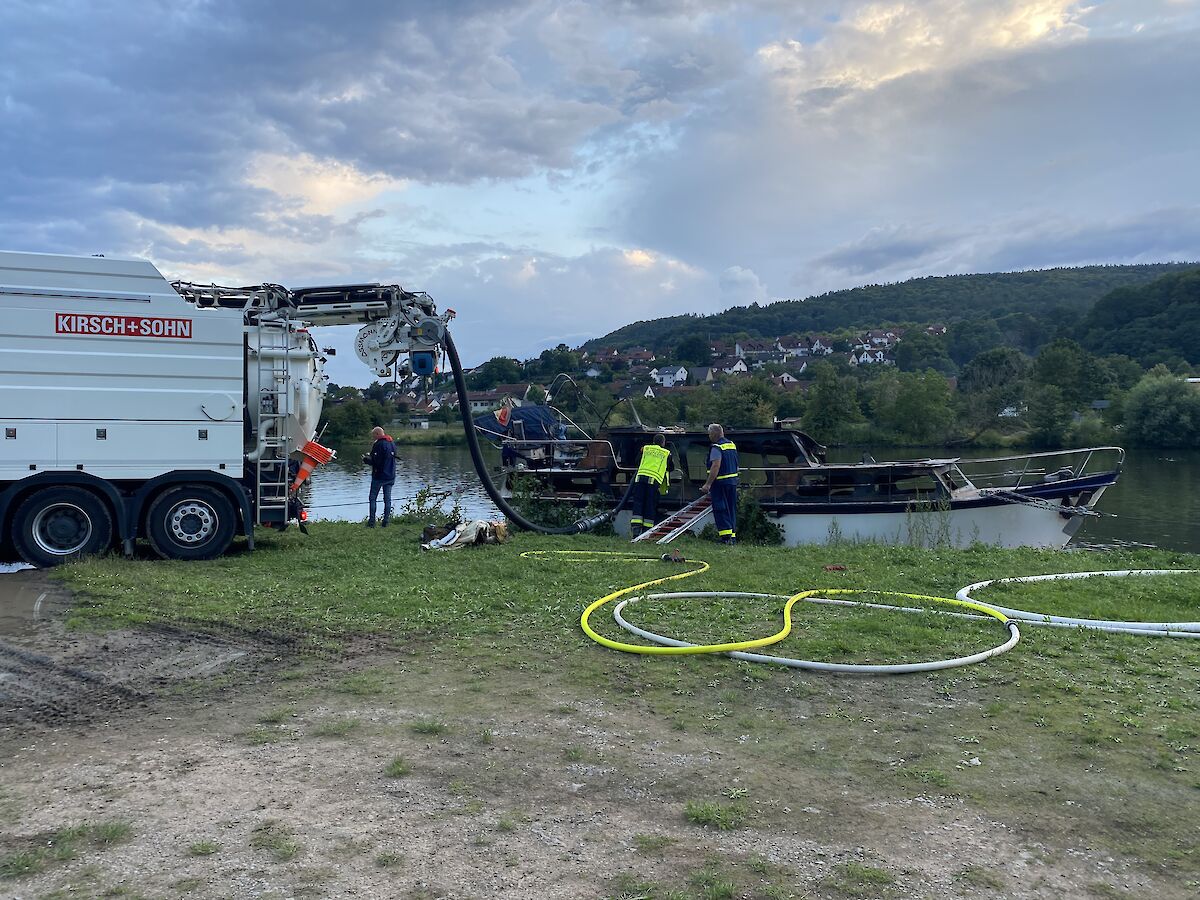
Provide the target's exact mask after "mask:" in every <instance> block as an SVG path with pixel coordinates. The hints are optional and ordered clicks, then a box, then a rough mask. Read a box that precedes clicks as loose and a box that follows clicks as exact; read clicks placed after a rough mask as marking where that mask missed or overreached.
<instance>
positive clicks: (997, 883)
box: [954, 866, 1005, 891]
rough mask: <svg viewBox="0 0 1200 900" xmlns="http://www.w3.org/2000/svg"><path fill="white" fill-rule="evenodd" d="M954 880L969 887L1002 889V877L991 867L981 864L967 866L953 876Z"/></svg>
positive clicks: (991, 889)
mask: <svg viewBox="0 0 1200 900" xmlns="http://www.w3.org/2000/svg"><path fill="white" fill-rule="evenodd" d="M954 880H955V881H958V882H960V883H962V884H965V885H968V886H969V887H975V888H984V889H986V890H990V891H1001V890H1004V886H1005V885H1004V879H1003V878H1002V877H1001V876H1000V875H999V874H998V873H997V872H995V871H993V870H992V869H985V868H984V867H983V866H967V867H966V868H965V869H963V870H962V871H961V872H959V873H958V874H957V875H955V876H954Z"/></svg>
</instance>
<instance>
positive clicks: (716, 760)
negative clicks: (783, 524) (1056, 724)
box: [0, 573, 1194, 900]
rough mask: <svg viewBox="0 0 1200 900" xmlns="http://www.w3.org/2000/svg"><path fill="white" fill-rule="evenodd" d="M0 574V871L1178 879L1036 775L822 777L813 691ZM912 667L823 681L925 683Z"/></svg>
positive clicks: (1098, 884)
mask: <svg viewBox="0 0 1200 900" xmlns="http://www.w3.org/2000/svg"><path fill="white" fill-rule="evenodd" d="M4 577H5V579H6V588H7V593H6V595H5V599H4V605H3V606H0V625H2V626H3V628H2V630H0V673H2V674H0V785H2V787H0V860H2V861H0V896H4V897H17V898H35V897H93V896H124V897H128V896H143V897H156V898H157V897H205V898H210V897H211V898H225V897H279V898H287V897H358V898H372V897H380V898H391V897H408V898H421V897H446V898H491V897H502V898H584V897H595V898H601V897H622V898H650V897H677V898H682V897H700V898H722V897H729V898H733V897H744V898H766V900H771V898H784V897H830V898H838V897H931V898H951V897H978V896H1005V897H1038V898H1051V897H1053V898H1059V897H1063V898H1073V897H1080V898H1083V897H1123V896H1151V895H1153V896H1156V897H1160V898H1171V897H1184V896H1194V888H1193V887H1191V886H1189V885H1186V884H1184V883H1182V882H1178V881H1173V880H1171V879H1170V878H1168V877H1165V876H1163V875H1162V874H1160V873H1156V872H1153V871H1150V870H1149V869H1148V868H1147V867H1146V866H1145V865H1144V864H1141V863H1138V862H1136V861H1134V860H1131V859H1125V858H1121V857H1119V856H1116V855H1114V854H1113V853H1111V852H1109V851H1106V850H1103V849H1100V848H1097V847H1093V846H1087V845H1076V843H1075V842H1074V841H1073V839H1067V838H1062V837H1056V836H1059V835H1062V834H1066V832H1062V831H1060V830H1058V829H1057V827H1056V824H1055V823H1056V821H1057V819H1058V817H1060V816H1063V815H1067V814H1069V811H1064V808H1063V806H1062V804H1060V803H1058V802H1057V801H1055V800H1054V798H1053V792H1054V790H1056V788H1055V787H1054V786H1052V785H1048V786H1046V790H1047V792H1048V793H1049V794H1050V795H1051V796H1050V797H1049V798H1048V799H1047V801H1046V806H1045V817H1044V821H1038V820H1037V819H1038V818H1040V814H1039V816H1035V817H1033V818H1032V819H1022V820H1012V819H1010V820H1007V821H1005V820H1002V819H1001V818H999V817H996V816H993V815H989V814H987V813H985V812H983V811H982V810H981V808H980V807H979V806H978V805H977V804H975V803H974V802H973V801H972V800H971V799H970V798H969V797H964V796H962V795H961V794H954V793H950V792H945V791H940V790H939V789H938V788H937V786H935V785H925V784H920V783H916V782H914V783H913V784H912V785H911V788H909V789H907V790H903V791H899V792H898V791H896V790H895V789H893V788H892V787H890V786H889V788H888V789H887V790H880V791H873V790H871V786H870V785H869V784H867V785H865V786H864V784H863V783H861V781H853V782H852V781H848V780H845V779H843V778H841V777H840V776H838V775H837V773H838V772H839V771H840V770H838V769H837V767H836V766H834V765H832V763H833V762H836V760H830V759H829V758H828V757H829V754H830V753H836V752H837V751H831V750H829V749H828V748H829V746H830V745H829V744H827V741H828V740H829V739H830V738H831V737H832V736H833V735H834V734H835V732H836V729H837V728H838V727H839V718H838V716H836V715H830V714H829V711H830V710H833V709H840V708H841V707H840V706H838V705H837V703H838V702H839V701H838V700H837V698H836V697H835V696H834V695H833V694H825V693H815V694H814V693H811V692H808V693H806V692H805V691H803V690H797V691H796V692H794V693H789V694H783V695H780V696H779V697H778V700H777V702H776V703H775V704H774V705H773V706H771V708H770V709H768V710H764V708H763V707H761V706H760V707H759V708H758V712H759V713H760V714H762V715H768V716H770V717H771V719H772V721H773V722H774V724H775V728H774V729H773V730H772V732H771V733H769V734H764V733H760V732H754V731H751V732H747V733H743V732H742V727H741V725H740V724H739V723H738V721H737V717H736V715H730V716H725V715H724V714H718V713H716V712H715V711H714V714H713V716H712V717H711V720H710V721H707V722H699V723H696V724H695V725H694V726H691V727H689V725H688V723H685V722H681V721H678V720H675V719H668V718H664V717H663V716H662V715H660V714H658V713H656V712H655V711H654V709H653V708H652V707H651V706H650V705H649V704H645V703H642V702H640V701H639V698H638V693H637V685H636V683H631V684H630V685H629V686H628V690H627V691H626V692H623V693H622V692H613V691H609V690H597V689H594V688H593V686H592V685H591V684H589V682H588V680H587V679H586V678H584V677H576V676H574V675H572V674H571V668H572V667H571V665H570V662H571V661H570V660H558V661H552V662H554V663H555V664H554V665H549V664H542V665H532V664H531V665H523V664H519V663H514V664H512V665H507V666H501V665H497V664H495V661H494V660H491V659H485V660H483V661H480V660H478V659H474V660H473V659H472V658H470V657H468V656H464V655H463V654H462V652H461V650H448V649H445V648H438V647H430V648H417V649H408V650H404V651H399V650H396V649H391V648H388V647H386V646H385V645H383V644H382V643H377V644H374V645H369V646H362V647H354V648H351V649H350V650H348V651H346V652H343V653H339V654H337V655H336V656H335V655H325V656H320V655H318V656H314V655H312V654H303V653H299V652H296V651H295V650H294V648H293V647H292V646H290V645H289V643H288V641H287V640H284V639H280V638H279V636H272V635H261V634H238V633H232V632H231V633H222V634H189V633H185V632H177V631H163V630H147V631H121V632H111V633H107V634H94V633H88V632H78V631H69V630H67V629H66V628H65V627H64V625H63V618H64V615H65V613H66V610H67V609H68V608H69V604H70V597H69V596H66V595H64V594H63V593H62V592H61V591H59V590H57V589H55V588H53V587H52V586H51V585H50V583H49V582H47V581H45V580H44V579H43V578H42V577H41V576H39V575H37V574H36V573H22V574H19V575H11V576H4ZM8 579H15V581H8ZM35 606H36V614H35V612H34V608H35ZM35 615H36V617H35ZM596 652H597V653H598V654H602V653H604V651H601V650H599V649H597V650H596ZM600 658H601V659H605V660H608V659H611V660H612V661H613V663H612V664H613V665H618V664H619V663H620V660H619V658H618V657H617V656H615V655H610V656H606V657H600ZM713 671H714V672H720V671H721V670H720V669H713ZM714 677H716V678H725V677H729V676H727V675H723V674H718V675H716V676H714ZM803 677H806V676H798V678H803ZM796 683H797V684H803V683H804V682H803V681H800V680H798V681H797V682H796ZM914 684H915V683H914V682H902V683H900V686H897V683H896V682H891V683H888V684H887V685H883V684H882V683H881V682H864V681H844V682H842V683H841V686H840V687H839V688H837V691H840V692H841V693H842V694H845V693H850V692H861V691H864V690H865V691H872V692H878V694H879V696H878V698H877V699H879V700H882V702H886V703H892V704H897V705H899V704H903V703H912V704H913V705H914V707H920V708H922V709H923V708H925V707H927V706H929V705H930V704H931V703H932V702H933V701H932V700H931V699H930V698H929V697H925V696H917V697H911V696H910V697H905V696H904V695H903V693H904V691H906V690H917V689H916V688H913V687H912V686H913V685H914ZM904 685H908V687H905V686H904ZM701 718H703V717H701ZM883 740H884V738H883V737H882V736H881V737H880V741H881V742H882V741H883ZM689 801H690V802H692V804H693V805H692V806H691V807H689V805H688V804H689ZM704 804H707V805H704ZM721 825H728V826H733V827H729V828H728V829H727V830H723V829H722V828H721V827H720V826H721ZM106 827H107V828H108V829H109V830H108V831H107V832H104V833H105V834H107V835H108V837H107V838H105V839H100V838H99V837H96V836H97V835H100V834H101V832H102V830H103V829H104V828H106ZM72 828H74V829H75V831H73V832H72V831H71V829H72ZM86 829H92V831H90V832H89V831H87V830H86ZM1071 833H1072V834H1075V833H1077V832H1071ZM89 834H90V835H92V837H91V838H89V837H88V836H87V835H89ZM5 867H7V868H5Z"/></svg>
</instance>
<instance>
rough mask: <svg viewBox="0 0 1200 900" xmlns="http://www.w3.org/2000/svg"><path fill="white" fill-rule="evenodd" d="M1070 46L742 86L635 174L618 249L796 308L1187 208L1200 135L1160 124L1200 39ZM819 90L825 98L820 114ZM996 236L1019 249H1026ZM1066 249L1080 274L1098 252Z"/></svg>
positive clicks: (751, 77) (1195, 65) (1128, 37)
mask: <svg viewBox="0 0 1200 900" xmlns="http://www.w3.org/2000/svg"><path fill="white" fill-rule="evenodd" d="M923 8H924V6H923ZM889 27H891V26H889ZM895 27H896V28H899V26H895ZM1034 31H1036V29H1033V30H1031V31H1030V32H1029V33H1030V34H1032V33H1033V32H1034ZM1068 31H1071V29H1068ZM1047 33H1048V34H1051V35H1052V34H1053V33H1054V32H1047ZM1071 33H1072V37H1071V38H1070V39H1069V40H1058V39H1055V38H1053V37H1046V38H1045V39H1042V40H1030V41H1027V42H1025V43H1020V42H1018V46H1017V49H1012V48H1011V47H1010V46H1009V44H1008V43H1004V42H996V43H995V44H994V49H993V50H989V51H988V52H986V53H980V54H976V55H969V54H968V55H966V56H959V55H956V54H949V55H948V56H946V57H945V58H944V59H942V60H941V61H940V62H938V59H939V58H938V57H937V56H936V55H935V57H934V61H933V62H931V63H930V64H929V65H928V66H926V67H925V68H919V69H912V70H905V71H903V72H902V73H901V74H898V75H893V74H890V73H892V72H893V71H894V67H890V66H883V65H882V64H881V68H880V70H879V71H880V72H886V73H889V74H888V77H886V78H877V77H871V78H863V79H861V80H860V81H858V82H855V83H853V84H838V85H833V86H831V85H830V83H829V79H828V78H826V77H824V76H822V77H815V76H814V77H813V78H810V79H809V80H798V79H797V78H796V77H794V76H793V75H792V74H791V73H787V74H786V77H783V76H780V74H779V73H778V72H777V71H775V70H773V69H766V70H759V71H754V72H748V73H747V75H746V76H745V78H743V79H742V80H741V81H740V82H739V83H737V84H735V85H732V86H730V87H729V89H728V90H727V91H726V92H725V94H724V95H723V96H722V97H721V99H720V100H719V101H714V102H713V104H712V105H711V107H710V109H709V110H708V111H707V112H706V113H705V114H703V115H694V116H692V117H691V118H690V119H689V121H688V123H687V127H686V128H685V129H684V130H683V131H682V132H681V133H680V134H679V135H678V138H677V141H676V144H675V146H674V147H673V149H672V152H671V153H669V154H661V155H657V156H650V157H648V158H647V159H646V160H644V164H643V166H642V167H641V169H640V171H639V172H638V175H637V176H636V177H634V178H632V179H631V180H630V182H629V187H628V190H627V192H626V193H625V194H624V195H623V196H622V197H621V198H620V201H619V202H617V203H615V204H614V215H615V216H619V217H620V221H622V223H623V227H622V228H619V229H617V230H615V231H614V232H613V233H614V235H615V236H616V237H618V238H620V239H622V240H625V241H629V242H631V243H636V244H640V245H656V246H658V247H659V248H661V249H662V250H664V251H666V252H668V253H670V254H671V255H673V256H675V257H677V258H679V259H682V260H685V261H688V262H690V263H692V264H699V262H700V261H701V260H703V261H704V262H705V264H706V265H709V266H712V267H714V268H725V267H727V266H730V265H743V266H744V265H749V266H752V267H753V269H754V271H755V272H756V273H757V274H758V277H759V278H760V279H761V280H762V281H763V282H764V284H765V285H766V286H767V287H768V288H769V289H770V291H771V293H773V294H790V295H795V294H797V293H799V294H804V293H808V292H817V291H823V290H826V289H829V288H833V287H845V286H850V285H851V284H853V283H857V280H858V279H859V278H863V277H868V276H869V275H870V273H872V272H875V271H888V270H893V269H905V268H906V267H904V266H902V265H893V261H892V260H891V259H890V258H878V259H872V258H870V256H869V255H868V254H869V253H875V254H884V255H885V256H887V257H892V256H894V257H897V258H898V259H900V260H911V261H913V262H914V263H916V264H918V265H916V266H915V267H914V268H916V269H917V270H918V271H920V272H921V274H926V273H929V272H936V271H938V270H939V267H941V268H942V269H944V270H945V271H962V270H964V267H968V266H972V265H975V264H977V263H979V262H980V261H981V260H983V259H991V260H994V261H1000V260H1002V259H1004V260H1010V259H1011V257H1009V256H1005V255H1003V254H995V255H993V256H991V257H985V256H982V255H970V254H964V255H953V254H950V255H948V254H947V253H945V252H941V251H944V250H946V249H947V248H951V247H954V246H960V248H961V247H962V246H965V245H955V244H954V242H953V241H950V240H948V239H947V238H948V237H950V236H953V235H955V234H959V233H974V232H976V231H980V230H992V231H998V232H1003V231H1004V229H1009V228H1014V227H1021V228H1023V227H1025V225H1024V223H1027V222H1030V221H1035V222H1036V221H1057V220H1064V219H1065V220H1068V221H1071V222H1087V221H1088V220H1093V221H1119V220H1122V219H1125V218H1137V217H1149V218H1153V217H1154V216H1155V215H1157V214H1159V213H1160V212H1162V211H1165V210H1169V209H1171V208H1173V207H1175V206H1177V199H1176V198H1178V197H1180V196H1198V195H1200V171H1198V170H1197V169H1196V167H1195V166H1194V165H1192V164H1190V163H1189V162H1188V160H1189V159H1190V157H1191V154H1192V148H1194V147H1195V146H1196V144H1197V143H1198V142H1200V123H1198V122H1197V121H1196V120H1195V119H1194V118H1192V117H1186V116H1182V115H1177V114H1164V111H1166V110H1183V109H1185V108H1187V107H1188V105H1189V104H1190V103H1191V102H1192V99H1191V93H1192V92H1191V87H1190V86H1191V85H1192V84H1195V83H1200V52H1197V51H1198V50H1200V33H1198V32H1197V31H1194V30H1184V31H1179V30H1178V29H1176V30H1175V31H1171V30H1166V29H1158V30H1156V31H1155V32H1154V33H1152V34H1151V33H1147V32H1138V33H1134V32H1133V31H1132V29H1130V30H1129V31H1127V32H1125V33H1123V34H1121V35H1119V36H1106V37H1103V38H1095V39H1093V38H1088V39H1082V40H1081V39H1077V38H1075V37H1074V36H1073V31H1071ZM832 39H833V38H832V36H827V37H826V38H824V40H827V41H828V40H832ZM1006 40H1007V39H1006ZM989 46H993V45H989ZM847 52H848V51H847ZM934 62H936V63H937V64H936V65H935V64H934ZM813 68H814V70H816V67H813ZM842 71H844V70H843V69H838V68H836V67H834V66H832V65H830V66H826V67H825V68H824V69H819V71H817V74H819V73H820V72H826V73H835V74H837V73H841V72H842ZM810 74H812V73H810ZM839 77H840V75H839ZM781 78H782V82H783V84H784V85H785V86H786V90H783V89H782V88H780V83H781ZM813 90H829V91H831V92H832V93H831V94H830V95H829V96H826V97H824V98H823V99H822V100H821V101H820V102H817V101H816V100H814V99H813V98H812V96H811V92H812V91H813ZM797 97H803V101H804V102H800V101H799V100H797V99H796V98H797ZM1148 98H1154V100H1153V102H1148ZM1090 233H1091V232H1090V231H1088V230H1087V229H1083V230H1082V231H1081V232H1080V234H1081V237H1080V242H1082V241H1083V240H1086V237H1084V235H1086V234H1090ZM1142 234H1143V235H1144V237H1145V238H1146V239H1147V240H1153V241H1154V242H1153V243H1150V244H1146V245H1143V246H1142V247H1141V248H1139V250H1138V254H1139V255H1140V256H1143V257H1145V256H1152V255H1153V254H1155V253H1171V252H1177V246H1176V245H1175V242H1172V241H1170V240H1162V239H1161V238H1166V237H1168V236H1166V235H1162V234H1157V233H1154V232H1150V231H1146V232H1142ZM864 235H867V236H870V237H869V238H867V239H865V242H864V243H863V245H862V246H859V247H857V248H856V247H855V242H858V241H864ZM1003 236H1004V237H1005V238H1006V239H1011V244H1012V246H1017V245H1018V243H1019V242H1018V241H1017V238H1018V237H1019V233H1011V232H1010V233H1007V234H1004V235H1003ZM1075 248H1076V251H1077V253H1078V257H1077V259H1078V261H1083V260H1084V259H1089V260H1090V259H1094V258H1095V257H1096V256H1097V255H1098V254H1099V253H1100V252H1101V250H1102V247H1101V246H1100V245H1097V246H1096V247H1088V246H1084V245H1083V244H1082V243H1076V245H1075ZM1193 255H1194V254H1193ZM1122 258H1125V257H1122ZM1113 261H1120V260H1118V259H1114V260H1113ZM1062 262H1064V263H1070V262H1071V260H1070V259H1069V258H1067V259H1063V260H1062ZM1010 265H1019V261H1018V260H1011V262H1010ZM835 276H836V277H839V278H842V279H846V278H850V279H853V280H852V281H850V282H849V283H847V282H846V281H845V280H843V281H842V282H841V283H830V280H829V279H830V278H832V277H835Z"/></svg>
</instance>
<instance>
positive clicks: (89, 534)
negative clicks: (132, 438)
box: [12, 486, 113, 568]
mask: <svg viewBox="0 0 1200 900" xmlns="http://www.w3.org/2000/svg"><path fill="white" fill-rule="evenodd" d="M112 539H113V520H112V513H111V512H110V511H109V509H108V506H107V505H106V504H105V503H104V501H103V500H101V499H100V498H99V497H97V496H96V495H95V494H93V493H91V492H90V491H85V490H84V489H83V488H78V487H66V486H64V487H52V488H45V489H43V490H40V491H38V492H37V493H35V494H33V495H31V496H29V497H27V498H25V500H24V501H23V502H22V503H21V505H20V506H18V507H17V512H16V514H15V515H14V516H13V526H12V542H13V546H14V547H15V548H16V550H17V553H18V554H20V556H21V558H22V559H23V560H25V562H27V563H29V564H30V565H31V566H38V567H40V568H45V567H48V566H57V565H59V564H60V563H64V562H69V561H71V560H74V559H79V558H80V557H83V556H90V555H92V554H94V553H103V552H104V551H106V550H108V548H109V547H111V546H112Z"/></svg>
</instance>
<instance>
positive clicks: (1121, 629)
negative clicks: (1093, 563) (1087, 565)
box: [954, 569, 1200, 638]
mask: <svg viewBox="0 0 1200 900" xmlns="http://www.w3.org/2000/svg"><path fill="white" fill-rule="evenodd" d="M1198 571H1200V570H1197V569H1110V570H1107V571H1101V572H1060V573H1058V574H1053V575H1025V576H1022V577H1020V578H994V579H992V580H990V581H977V582H975V583H974V584H968V585H967V586H966V587H965V588H960V589H959V591H958V593H956V594H955V595H954V596H955V597H956V598H957V599H958V600H962V601H968V600H969V601H971V602H978V601H975V600H974V598H973V597H972V596H971V592H972V591H981V590H983V589H984V588H986V587H988V586H990V585H993V584H1029V583H1032V582H1037V581H1073V580H1076V579H1080V578H1125V577H1128V576H1130V575H1190V574H1196V573H1197V572H1198ZM988 605H989V606H991V607H992V608H993V609H997V610H999V611H1000V612H1002V613H1004V614H1005V615H1006V616H1008V617H1009V618H1012V619H1019V620H1020V621H1022V622H1028V623H1030V624H1031V625H1046V626H1049V627H1051V628H1086V629H1088V630H1091V631H1106V632H1109V633H1110V634H1140V635H1147V636H1150V637H1183V638H1200V622H1121V621H1109V620H1105V619H1082V618H1076V617H1073V616H1050V615H1046V614H1045V613H1037V612H1028V611H1026V610H1023V609H1009V608H1008V607H1007V606H998V605H996V604H994V603H993V604H988Z"/></svg>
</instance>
